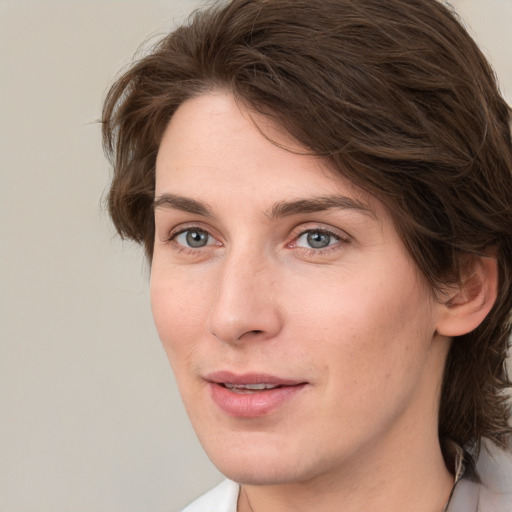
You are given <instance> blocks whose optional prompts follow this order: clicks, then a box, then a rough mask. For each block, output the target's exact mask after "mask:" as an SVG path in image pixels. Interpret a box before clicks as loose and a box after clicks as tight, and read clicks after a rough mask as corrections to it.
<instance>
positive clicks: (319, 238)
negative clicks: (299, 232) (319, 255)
mask: <svg viewBox="0 0 512 512" xmlns="http://www.w3.org/2000/svg"><path fill="white" fill-rule="evenodd" d="M332 238H333V237H332V235H330V234H329V233H322V232H321V231H310V232H309V233H308V234H307V238H306V239H307V242H308V245H309V246H310V247H312V248H313V249H322V248H324V247H327V246H328V245H330V244H331V239H332Z"/></svg>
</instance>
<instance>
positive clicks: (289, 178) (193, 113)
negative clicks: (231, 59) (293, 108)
mask: <svg viewBox="0 0 512 512" xmlns="http://www.w3.org/2000/svg"><path fill="white" fill-rule="evenodd" d="M180 188H184V189H186V191H187V192H190V190H193V191H195V192H194V193H196V194H199V193H201V191H207V192H210V193H216V194H219V193H221V192H222V191H223V190H224V191H226V193H231V194H235V193H238V194H239V193H240V192H242V191H243V192H248V191H252V192H254V193H255V194H257V193H259V194H260V195H261V194H265V195H266V196H268V197H269V199H270V197H271V196H274V195H275V194H274V193H275V192H277V191H279V193H280V194H281V195H285V196H287V197H289V198H291V197H294V196H297V198H298V197H303V196H304V194H305V193H306V192H307V191H308V190H310V191H311V192H312V193H313V192H314V193H315V195H324V196H331V195H333V194H339V193H343V195H346V196H350V197H353V198H354V199H355V200H357V201H358V202H360V203H361V204H365V205H367V206H368V209H373V208H374V206H375V204H376V203H379V201H378V200H377V199H376V198H375V197H374V196H372V195H371V194H370V193H368V192H366V191H364V190H363V189H361V188H360V187H357V186H356V185H354V184H353V183H351V182H350V181H349V180H348V179H346V178H345V177H344V176H343V174H342V173H341V172H340V171H339V170H334V168H333V166H332V164H331V163H330V162H329V161H328V160H327V159H326V158H323V157H320V156H318V155H315V154H313V153H312V152H311V151H310V150H308V149H307V148H305V147H304V146H303V145H301V144H300V143H299V142H298V141H297V140H295V139H294V138H293V137H291V136H290V135H289V134H288V133H287V132H286V131H285V130H284V129H282V127H281V126H279V125H278V124H277V123H276V122H275V121H273V120H272V119H270V118H269V117H267V116H264V115H262V114H260V113H257V112H254V111H252V110H250V109H249V108H247V107H246V106H245V105H243V104H240V103H239V102H237V101H236V100H235V99H234V97H233V96H232V95H231V94H229V93H226V92H211V93H209V94H205V95H202V96H198V97H194V98H192V99H189V100H188V101H186V102H184V103H183V104H182V105H181V106H180V107H179V108H178V109H177V111H176V112H175V114H174V116H173V117H172V119H171V121H170V123H169V125H168V127H167V129H166V131H165V133H164V135H163V138H162V142H161V145H160V148H159V152H158V156H157V161H156V196H158V195H159V194H160V193H162V192H177V193H180V192H181V191H180V190H179V189H180ZM204 189H205V190H204ZM183 191H185V190H183Z"/></svg>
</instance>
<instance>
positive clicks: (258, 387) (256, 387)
mask: <svg viewBox="0 0 512 512" xmlns="http://www.w3.org/2000/svg"><path fill="white" fill-rule="evenodd" d="M222 385H223V386H224V387H225V388H227V389H229V390H230V391H233V393H258V392H261V391H265V390H267V389H276V388H279V387H282V386H281V385H275V384H263V383H262V384H232V383H230V382H225V383H224V384H222Z"/></svg>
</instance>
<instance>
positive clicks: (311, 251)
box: [167, 225, 350, 257]
mask: <svg viewBox="0 0 512 512" xmlns="http://www.w3.org/2000/svg"><path fill="white" fill-rule="evenodd" d="M194 231H197V232H200V233H205V234H206V235H207V236H208V237H209V238H211V239H213V240H215V237H214V236H213V235H212V234H211V233H210V232H209V231H208V230H207V229H205V228H203V227H201V226H197V225H191V226H186V227H184V228H181V229H180V230H179V231H175V232H172V233H171V234H170V235H169V237H168V238H167V242H168V243H172V244H173V245H174V247H175V249H176V250H177V251H178V253H179V254H183V253H184V254H186V255H189V254H190V255H194V254H198V251H201V252H203V253H204V251H206V250H209V249H210V250H211V249H212V248H214V247H215V246H217V247H219V246H221V245H222V244H221V242H217V243H216V244H211V243H207V244H206V245H204V246H202V247H188V246H185V245H183V244H180V243H178V242H177V241H176V239H177V238H178V237H179V236H180V235H183V234H184V233H187V232H194ZM308 233H318V234H321V235H327V236H329V237H331V238H334V239H335V240H336V242H335V243H332V244H331V243H329V245H327V246H325V247H320V248H313V247H310V248H308V247H301V246H298V245H297V241H298V240H299V239H300V238H301V237H303V236H305V235H307V234H308ZM292 236H293V240H292V241H291V242H289V243H287V244H286V247H288V248H291V249H297V250H300V251H302V252H303V253H305V254H306V256H308V257H314V256H320V255H324V254H327V253H330V252H332V251H336V250H339V248H340V245H341V244H344V245H346V244H348V243H350V239H349V237H348V236H342V235H340V233H339V232H334V231H332V230H330V229H327V228H324V227H322V228H320V227H317V228H308V229H302V230H298V231H296V232H295V233H293V235H292Z"/></svg>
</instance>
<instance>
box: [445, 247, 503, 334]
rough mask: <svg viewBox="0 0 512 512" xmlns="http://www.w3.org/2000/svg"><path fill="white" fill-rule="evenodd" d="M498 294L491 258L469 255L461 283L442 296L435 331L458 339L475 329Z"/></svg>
mask: <svg viewBox="0 0 512 512" xmlns="http://www.w3.org/2000/svg"><path fill="white" fill-rule="evenodd" d="M497 293H498V263H497V261H496V258H493V257H491V256H472V257H471V258H470V260H469V261H468V262H466V264H465V265H464V271H463V275H462V277H461V284H460V285H455V286H453V287H451V288H450V289H449V291H448V292H446V293H445V295H444V299H442V300H443V303H442V304H441V313H440V315H439V317H438V322H437V325H436V327H437V332H438V333H439V334H442V335H444V336H450V337H451V336H461V335H463V334H467V333H468V332H471V331H472V330H473V329H476V328H477V327H478V326H479V325H480V324H481V323H482V321H483V319H484V318H485V317H486V316H487V314H488V313H489V311H490V310H491V308H492V307H493V305H494V302H495V301H496V296H497Z"/></svg>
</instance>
